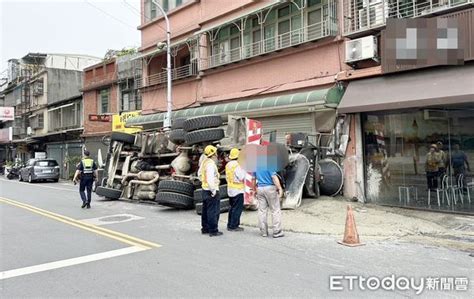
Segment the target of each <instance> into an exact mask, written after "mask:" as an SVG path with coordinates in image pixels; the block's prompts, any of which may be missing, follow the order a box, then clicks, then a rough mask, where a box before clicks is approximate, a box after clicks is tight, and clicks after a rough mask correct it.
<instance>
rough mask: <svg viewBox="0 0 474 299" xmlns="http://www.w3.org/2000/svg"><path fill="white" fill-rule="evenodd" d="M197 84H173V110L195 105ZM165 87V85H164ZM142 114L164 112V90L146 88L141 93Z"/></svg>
mask: <svg viewBox="0 0 474 299" xmlns="http://www.w3.org/2000/svg"><path fill="white" fill-rule="evenodd" d="M198 85H199V82H198V81H196V80H193V81H183V82H180V83H176V82H174V84H173V109H180V108H184V107H187V106H190V105H192V104H196V102H197V100H198V97H197V93H198ZM165 86H166V85H165ZM142 111H143V114H147V113H156V112H159V111H166V88H164V87H163V86H159V88H156V87H155V88H153V87H151V88H147V89H145V90H143V91H142Z"/></svg>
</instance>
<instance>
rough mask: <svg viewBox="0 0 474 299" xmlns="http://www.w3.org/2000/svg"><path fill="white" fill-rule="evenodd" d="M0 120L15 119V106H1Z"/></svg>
mask: <svg viewBox="0 0 474 299" xmlns="http://www.w3.org/2000/svg"><path fill="white" fill-rule="evenodd" d="M0 120H3V121H10V120H15V108H13V107H0Z"/></svg>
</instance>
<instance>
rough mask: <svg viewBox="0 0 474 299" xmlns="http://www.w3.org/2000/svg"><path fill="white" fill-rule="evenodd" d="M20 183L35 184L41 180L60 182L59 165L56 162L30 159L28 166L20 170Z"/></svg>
mask: <svg viewBox="0 0 474 299" xmlns="http://www.w3.org/2000/svg"><path fill="white" fill-rule="evenodd" d="M19 179H20V181H28V182H30V183H33V182H34V181H40V180H52V181H54V182H57V181H59V165H58V162H56V160H51V159H30V160H29V161H28V164H27V166H25V167H23V168H22V169H20V177H19Z"/></svg>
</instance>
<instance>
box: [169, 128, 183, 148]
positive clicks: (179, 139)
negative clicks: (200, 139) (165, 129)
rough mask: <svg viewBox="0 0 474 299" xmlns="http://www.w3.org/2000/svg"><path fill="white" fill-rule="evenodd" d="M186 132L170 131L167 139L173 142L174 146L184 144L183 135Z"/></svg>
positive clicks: (180, 130) (179, 130) (181, 130)
mask: <svg viewBox="0 0 474 299" xmlns="http://www.w3.org/2000/svg"><path fill="white" fill-rule="evenodd" d="M185 134H186V132H185V131H184V130H183V129H176V130H171V131H170V132H169V134H168V139H169V140H170V141H171V142H173V143H174V144H178V145H179V144H182V143H184V141H185V140H184V135H185Z"/></svg>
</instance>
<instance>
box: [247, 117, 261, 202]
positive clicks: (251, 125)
mask: <svg viewBox="0 0 474 299" xmlns="http://www.w3.org/2000/svg"><path fill="white" fill-rule="evenodd" d="M261 140H262V123H261V122H259V121H256V120H254V119H247V144H260V143H261ZM253 187H254V186H253V176H252V174H250V173H247V175H246V176H245V194H244V205H245V206H247V207H249V208H251V209H256V208H257V199H256V198H255V193H254V192H253Z"/></svg>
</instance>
